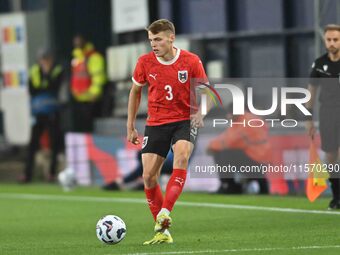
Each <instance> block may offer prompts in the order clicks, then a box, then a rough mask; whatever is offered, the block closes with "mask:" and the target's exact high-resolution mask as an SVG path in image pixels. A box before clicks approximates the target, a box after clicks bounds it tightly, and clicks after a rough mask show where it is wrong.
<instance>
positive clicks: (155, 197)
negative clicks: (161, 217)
mask: <svg viewBox="0 0 340 255" xmlns="http://www.w3.org/2000/svg"><path fill="white" fill-rule="evenodd" d="M144 192H145V195H146V199H147V201H148V204H149V208H150V211H151V213H152V216H153V218H154V220H156V217H157V214H158V212H159V211H160V210H161V208H162V204H163V195H162V190H161V186H159V184H158V185H157V186H156V187H154V188H151V189H147V188H145V189H144Z"/></svg>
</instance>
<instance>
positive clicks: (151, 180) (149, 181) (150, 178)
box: [143, 173, 157, 188]
mask: <svg viewBox="0 0 340 255" xmlns="http://www.w3.org/2000/svg"><path fill="white" fill-rule="evenodd" d="M143 180H144V184H145V186H146V187H147V188H153V187H155V186H156V185H157V176H156V175H154V174H150V173H143Z"/></svg>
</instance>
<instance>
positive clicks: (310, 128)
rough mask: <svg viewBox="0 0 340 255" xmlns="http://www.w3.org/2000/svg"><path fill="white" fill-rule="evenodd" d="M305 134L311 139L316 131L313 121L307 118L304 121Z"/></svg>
mask: <svg viewBox="0 0 340 255" xmlns="http://www.w3.org/2000/svg"><path fill="white" fill-rule="evenodd" d="M305 126H306V130H307V134H308V135H309V136H310V137H311V138H312V139H313V138H314V135H315V133H316V130H315V126H314V122H313V121H312V120H308V121H306V123H305Z"/></svg>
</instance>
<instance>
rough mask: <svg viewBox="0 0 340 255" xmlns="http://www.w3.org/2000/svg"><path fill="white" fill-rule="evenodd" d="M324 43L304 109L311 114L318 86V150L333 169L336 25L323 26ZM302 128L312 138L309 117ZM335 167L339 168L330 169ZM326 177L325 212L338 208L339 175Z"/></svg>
mask: <svg viewBox="0 0 340 255" xmlns="http://www.w3.org/2000/svg"><path fill="white" fill-rule="evenodd" d="M324 41H325V46H326V49H327V53H326V54H324V55H322V56H321V57H320V58H318V59H316V60H315V62H314V63H313V66H312V72H311V74H310V77H311V79H310V85H309V86H308V89H309V91H310V93H311V99H310V101H309V102H308V103H307V104H306V106H307V108H308V109H309V111H310V112H312V109H313V104H314V101H315V97H316V94H317V90H318V88H319V87H320V90H321V91H320V97H319V101H320V111H319V113H320V114H319V115H320V117H319V118H320V121H319V123H320V135H321V148H322V150H323V151H325V152H326V158H327V164H333V166H335V164H336V163H337V162H338V161H337V160H338V157H339V153H340V151H339V147H340V26H339V25H327V26H326V27H325V29H324ZM325 78H333V79H332V80H330V79H325ZM306 128H307V132H308V134H309V135H310V136H311V137H312V138H313V136H314V134H315V127H314V124H313V120H312V118H310V119H309V120H307V121H306ZM337 167H339V165H337V166H335V167H334V169H336V168H337ZM330 176H331V178H330V179H329V181H330V183H331V189H332V194H333V199H332V200H331V202H330V203H329V209H340V179H339V173H337V174H336V173H334V172H331V173H330Z"/></svg>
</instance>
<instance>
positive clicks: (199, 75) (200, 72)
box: [190, 57, 213, 127]
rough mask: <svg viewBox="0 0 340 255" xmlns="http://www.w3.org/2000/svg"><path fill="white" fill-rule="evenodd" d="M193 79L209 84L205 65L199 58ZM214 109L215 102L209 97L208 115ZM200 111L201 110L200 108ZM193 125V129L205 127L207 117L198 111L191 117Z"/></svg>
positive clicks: (194, 68)
mask: <svg viewBox="0 0 340 255" xmlns="http://www.w3.org/2000/svg"><path fill="white" fill-rule="evenodd" d="M192 76H193V78H196V79H198V80H200V81H201V82H204V83H205V84H209V80H208V77H207V75H206V73H205V70H204V67H203V63H202V61H201V60H200V59H199V58H198V57H197V61H195V65H194V67H193V74H192ZM212 107H213V102H212V100H211V98H210V97H207V114H208V113H209V111H210V110H211V109H212ZM198 109H201V108H200V106H199V107H198ZM190 117H191V124H192V126H193V127H203V126H204V121H203V119H204V117H205V115H202V112H201V111H200V110H198V111H197V112H196V113H195V114H193V115H191V116H190Z"/></svg>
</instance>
